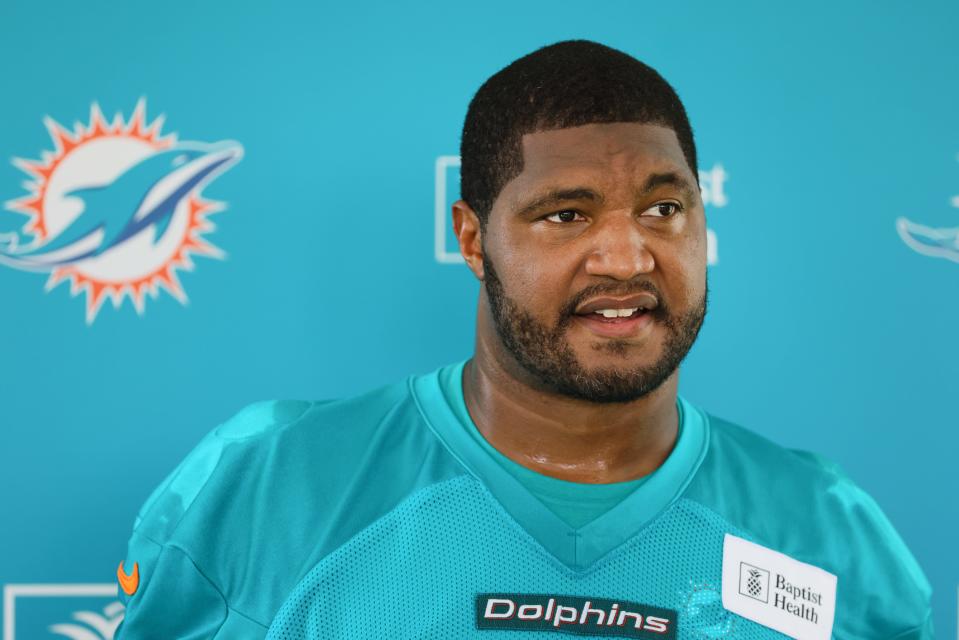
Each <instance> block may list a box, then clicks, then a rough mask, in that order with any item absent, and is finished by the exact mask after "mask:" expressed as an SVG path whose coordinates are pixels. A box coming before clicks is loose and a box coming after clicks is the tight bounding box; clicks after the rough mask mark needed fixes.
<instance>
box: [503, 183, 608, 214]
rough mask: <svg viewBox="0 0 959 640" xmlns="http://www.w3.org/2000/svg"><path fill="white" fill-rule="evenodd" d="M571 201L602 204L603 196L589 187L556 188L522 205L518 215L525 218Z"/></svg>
mask: <svg viewBox="0 0 959 640" xmlns="http://www.w3.org/2000/svg"><path fill="white" fill-rule="evenodd" d="M569 200H592V201H593V202H602V201H603V196H601V195H599V194H598V193H597V192H596V191H593V190H592V189H590V188H588V187H573V188H571V189H561V188H554V189H548V190H547V191H546V192H545V193H543V194H541V195H539V196H537V197H536V198H533V200H531V201H529V202H527V203H526V204H524V205H522V206H521V207H520V208H519V210H518V211H517V212H516V215H518V216H523V215H526V214H528V213H532V212H533V211H536V210H537V209H542V208H544V207H548V206H552V205H556V204H559V203H560V202H568V201H569Z"/></svg>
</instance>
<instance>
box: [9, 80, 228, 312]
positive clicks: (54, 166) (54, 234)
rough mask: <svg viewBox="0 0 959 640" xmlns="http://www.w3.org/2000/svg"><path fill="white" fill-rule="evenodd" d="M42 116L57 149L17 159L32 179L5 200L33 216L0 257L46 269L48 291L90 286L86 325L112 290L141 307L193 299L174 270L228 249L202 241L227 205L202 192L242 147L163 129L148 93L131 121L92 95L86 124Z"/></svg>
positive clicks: (74, 291) (116, 298)
mask: <svg viewBox="0 0 959 640" xmlns="http://www.w3.org/2000/svg"><path fill="white" fill-rule="evenodd" d="M44 123H45V124H46V127H47V130H48V131H49V133H50V138H51V140H52V142H53V146H54V149H53V150H52V151H45V152H43V153H42V154H41V157H40V158H39V159H37V160H26V159H21V158H15V159H14V160H13V163H14V165H15V166H17V167H18V168H19V169H21V170H22V171H23V172H25V173H26V174H27V175H28V176H29V177H30V180H29V181H28V182H27V183H25V187H26V189H27V190H28V192H29V193H28V194H27V195H25V196H22V197H20V198H17V199H15V200H11V201H9V202H7V203H6V207H7V209H9V210H10V211H13V212H16V213H20V214H23V215H26V216H27V221H26V223H25V224H24V226H23V227H22V230H21V234H19V235H17V234H0V264H3V265H6V266H10V267H13V268H16V269H21V270H29V271H44V272H48V273H49V274H50V276H49V278H48V279H47V283H46V290H47V291H50V290H51V289H53V288H54V287H56V286H57V285H59V284H60V283H62V282H69V283H70V293H71V295H73V296H76V295H79V294H80V293H85V294H86V319H87V323H88V324H89V323H92V322H93V320H94V319H95V318H96V316H97V313H98V312H99V310H100V308H101V306H102V305H103V303H104V301H105V300H106V299H107V298H108V297H109V298H110V299H111V300H112V301H113V306H114V308H119V307H120V305H121V304H122V302H123V299H124V298H126V297H129V298H130V300H131V301H132V302H133V306H134V308H135V309H136V311H137V313H138V314H142V313H143V311H144V304H145V299H146V295H147V294H149V295H150V296H151V297H153V298H156V297H157V295H158V294H159V291H160V290H161V289H162V290H165V291H166V292H167V293H169V294H170V295H171V296H173V297H174V298H176V299H177V300H179V301H180V302H181V303H186V302H187V296H186V293H185V292H184V290H183V287H182V285H181V284H180V281H179V279H178V277H177V271H178V270H181V269H182V270H185V271H191V270H192V269H193V266H194V265H193V261H192V260H191V256H192V255H194V254H195V255H202V256H208V257H211V258H218V259H222V258H223V257H224V255H225V254H224V253H223V251H222V250H220V249H219V248H218V247H216V246H214V245H213V244H211V243H210V242H208V241H206V240H205V239H204V236H205V235H206V234H209V233H210V232H212V231H213V230H214V228H215V226H214V225H213V223H212V221H210V220H209V216H210V215H211V214H213V213H216V212H218V211H222V210H223V209H224V203H222V202H216V201H213V200H206V199H204V198H203V197H202V195H201V193H202V190H203V188H204V187H205V186H206V185H207V184H209V183H210V182H211V181H212V180H213V179H215V178H216V177H217V176H219V175H220V174H222V173H223V172H224V171H226V170H227V169H229V168H230V167H231V166H233V165H234V164H235V163H236V162H237V161H239V159H240V158H241V157H242V155H243V149H242V147H241V146H240V145H239V144H237V143H236V142H232V141H225V142H218V143H212V144H211V143H201V142H179V141H177V138H176V135H175V134H164V133H163V132H162V127H163V116H159V117H157V118H155V119H154V120H153V121H152V122H149V123H148V121H147V117H146V103H145V101H144V100H142V99H141V100H140V101H139V102H137V105H136V107H135V108H134V110H133V114H132V115H131V116H130V117H129V119H124V117H123V116H122V115H121V114H119V113H118V114H117V115H116V116H115V117H114V118H113V120H112V121H107V119H106V118H105V117H104V115H103V113H102V112H101V110H100V108H99V107H98V106H97V104H96V103H94V104H93V105H92V106H91V108H90V121H89V123H88V124H86V125H84V124H81V123H77V124H76V125H75V126H74V128H73V130H72V131H69V130H67V129H66V128H65V127H63V126H62V125H61V124H59V123H58V122H56V121H55V120H53V119H52V118H49V117H48V118H46V119H45V120H44ZM24 238H27V239H28V240H27V241H26V242H25V241H24Z"/></svg>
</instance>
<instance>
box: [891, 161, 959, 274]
mask: <svg viewBox="0 0 959 640" xmlns="http://www.w3.org/2000/svg"><path fill="white" fill-rule="evenodd" d="M956 159H957V160H959V156H956ZM949 204H951V205H952V206H953V207H956V208H959V195H955V196H952V198H950V199H949ZM896 231H898V232H899V237H900V238H902V241H903V242H905V243H906V245H907V246H908V247H909V248H910V249H912V250H913V251H916V252H918V253H921V254H923V255H927V256H934V257H937V258H945V259H946V260H952V261H953V262H959V227H948V228H945V227H939V228H936V227H927V226H925V225H922V224H917V223H915V222H912V221H911V220H909V219H908V218H905V217H900V218H899V219H898V220H896Z"/></svg>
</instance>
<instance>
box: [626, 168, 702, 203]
mask: <svg viewBox="0 0 959 640" xmlns="http://www.w3.org/2000/svg"><path fill="white" fill-rule="evenodd" d="M664 184H668V185H672V186H674V187H676V188H677V189H679V190H680V191H683V192H685V193H686V195H687V196H689V197H690V198H693V196H695V194H696V192H697V191H698V189H697V188H696V187H694V186H693V185H692V184H690V183H689V181H688V180H687V179H686V178H684V177H683V176H681V175H679V174H678V173H676V172H674V171H667V172H666V173H654V174H652V175H651V176H649V177H648V178H646V183H645V184H644V185H643V188H642V189H640V191H639V195H640V196H645V195H648V194H649V193H650V192H651V191H653V190H654V189H655V188H656V187H659V186H662V185H664Z"/></svg>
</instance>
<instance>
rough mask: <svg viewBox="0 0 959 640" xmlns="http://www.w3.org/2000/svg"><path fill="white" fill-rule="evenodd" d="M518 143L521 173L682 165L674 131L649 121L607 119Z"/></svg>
mask: <svg viewBox="0 0 959 640" xmlns="http://www.w3.org/2000/svg"><path fill="white" fill-rule="evenodd" d="M521 147H522V153H523V174H529V175H531V176H532V175H540V174H545V173H553V172H556V171H562V170H564V169H570V170H575V169H578V168H582V169H589V168H591V167H595V168H604V169H613V168H616V167H621V166H628V167H631V168H639V167H641V166H647V165H648V166H650V167H652V166H654V165H655V166H658V167H660V168H662V167H663V165H665V164H669V163H674V164H675V165H676V167H675V169H676V170H679V169H681V168H683V167H686V160H685V156H684V155H683V151H682V148H681V147H680V146H679V139H678V138H677V137H676V133H675V132H674V131H673V130H672V129H670V128H669V127H665V126H662V125H658V124H650V123H640V122H610V123H602V124H587V125H583V126H579V127H569V128H565V129H552V130H548V131H537V132H535V133H527V134H525V135H524V136H523V137H522V144H521ZM687 170H688V168H687Z"/></svg>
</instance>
